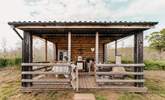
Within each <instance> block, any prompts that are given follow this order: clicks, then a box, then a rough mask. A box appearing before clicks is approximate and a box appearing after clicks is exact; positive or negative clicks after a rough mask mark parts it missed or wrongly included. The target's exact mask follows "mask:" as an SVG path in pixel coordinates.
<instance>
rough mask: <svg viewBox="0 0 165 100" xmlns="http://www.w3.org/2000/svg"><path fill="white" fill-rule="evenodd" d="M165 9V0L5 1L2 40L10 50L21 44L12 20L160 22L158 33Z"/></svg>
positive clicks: (0, 24) (2, 3)
mask: <svg viewBox="0 0 165 100" xmlns="http://www.w3.org/2000/svg"><path fill="white" fill-rule="evenodd" d="M164 9H165V0H152V1H151V0H3V1H0V12H1V13H0V16H1V19H0V27H1V30H0V38H2V37H7V41H9V43H8V44H9V47H13V45H14V43H16V42H17V41H19V38H18V36H17V35H16V34H15V33H14V32H13V30H11V28H10V27H9V26H8V25H7V22H8V21H13V20H14V21H20V20H22V21H27V20H32V21H33V20H36V21H37V20H41V21H43V20H46V21H48V20H58V21H75V20H82V21H90V20H93V21H95V20H96V21H120V20H122V21H125V20H126V21H159V22H160V24H159V25H158V27H156V30H159V29H161V28H162V27H164V26H165V19H164V17H165V13H164ZM151 31H154V30H151ZM148 32H150V31H148ZM16 40H17V41H16Z"/></svg>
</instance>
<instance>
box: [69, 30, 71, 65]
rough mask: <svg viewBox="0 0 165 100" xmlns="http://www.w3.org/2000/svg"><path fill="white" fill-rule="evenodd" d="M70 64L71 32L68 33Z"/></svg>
mask: <svg viewBox="0 0 165 100" xmlns="http://www.w3.org/2000/svg"><path fill="white" fill-rule="evenodd" d="M68 62H69V63H70V62H71V32H68Z"/></svg>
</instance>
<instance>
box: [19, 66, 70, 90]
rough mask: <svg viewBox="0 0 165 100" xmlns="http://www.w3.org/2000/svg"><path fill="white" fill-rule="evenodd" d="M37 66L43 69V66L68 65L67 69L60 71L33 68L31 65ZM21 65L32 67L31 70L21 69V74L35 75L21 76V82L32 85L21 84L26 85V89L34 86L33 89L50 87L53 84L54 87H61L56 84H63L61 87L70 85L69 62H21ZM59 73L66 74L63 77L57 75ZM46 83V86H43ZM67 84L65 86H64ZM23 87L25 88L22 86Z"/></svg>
mask: <svg viewBox="0 0 165 100" xmlns="http://www.w3.org/2000/svg"><path fill="white" fill-rule="evenodd" d="M34 66H35V67H39V68H41V69H43V68H44V67H47V66H49V67H53V68H54V67H58V68H60V67H68V70H67V71H60V72H58V71H57V72H56V71H55V70H53V71H51V70H50V71H45V70H39V71H38V70H37V71H35V70H33V69H34V68H33V67H34ZM22 67H32V70H23V71H22V73H21V74H22V76H28V75H30V76H36V75H37V76H36V77H33V79H32V78H22V79H21V82H22V83H26V84H27V83H31V84H33V85H34V86H33V85H31V86H30V87H27V86H22V87H26V89H30V88H33V87H34V88H35V89H37V88H38V89H40V88H42V89H44V88H48V87H49V86H50V87H51V85H53V86H55V87H56V89H59V88H62V87H58V86H61V85H62V86H63V88H68V87H71V80H72V77H71V71H72V70H71V66H70V64H69V63H22ZM60 75H67V77H63V78H60V77H58V76H60ZM45 85H46V87H45ZM64 85H67V86H64ZM24 89H25V88H24Z"/></svg>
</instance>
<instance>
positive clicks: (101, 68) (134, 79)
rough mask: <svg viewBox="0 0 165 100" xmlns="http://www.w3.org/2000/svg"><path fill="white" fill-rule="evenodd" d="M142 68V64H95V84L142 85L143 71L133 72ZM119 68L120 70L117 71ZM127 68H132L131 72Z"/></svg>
mask: <svg viewBox="0 0 165 100" xmlns="http://www.w3.org/2000/svg"><path fill="white" fill-rule="evenodd" d="M144 66H145V65H144V64H96V72H95V76H96V83H98V84H99V85H100V84H106V83H135V84H139V83H144V81H145V80H144V79H143V75H144V72H143V70H138V71H137V70H135V69H136V68H141V69H143V67H144ZM119 67H120V68H121V70H118V69H120V68H119ZM115 68H116V69H115ZM128 68H132V70H128ZM106 85H107V84H106ZM111 86H112V84H111Z"/></svg>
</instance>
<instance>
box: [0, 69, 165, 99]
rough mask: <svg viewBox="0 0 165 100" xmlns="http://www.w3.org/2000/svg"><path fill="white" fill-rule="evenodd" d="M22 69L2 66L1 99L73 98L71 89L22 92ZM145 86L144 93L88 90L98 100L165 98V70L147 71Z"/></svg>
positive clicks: (0, 76) (0, 78)
mask: <svg viewBox="0 0 165 100" xmlns="http://www.w3.org/2000/svg"><path fill="white" fill-rule="evenodd" d="M20 75H21V74H20V70H19V69H18V68H16V67H6V68H0V100H72V98H73V95H74V93H73V92H71V91H54V92H42V93H39V92H33V93H21V92H20V90H19V88H20ZM145 79H146V82H145V86H146V87H148V92H147V93H144V94H135V93H126V92H113V91H107V90H102V91H87V92H86V93H93V94H94V95H95V96H96V99H97V100H165V71H145Z"/></svg>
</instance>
